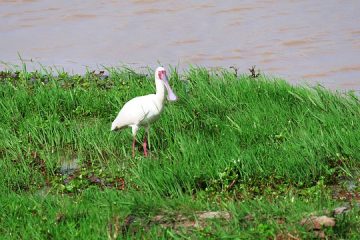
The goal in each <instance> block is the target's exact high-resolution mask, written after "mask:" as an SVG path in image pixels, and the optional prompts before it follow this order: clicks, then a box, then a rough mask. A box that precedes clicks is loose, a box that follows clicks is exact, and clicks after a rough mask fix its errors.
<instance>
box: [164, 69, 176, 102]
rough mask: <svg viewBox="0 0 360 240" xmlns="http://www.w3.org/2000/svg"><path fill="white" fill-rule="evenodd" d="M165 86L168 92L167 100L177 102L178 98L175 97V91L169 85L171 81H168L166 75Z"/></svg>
mask: <svg viewBox="0 0 360 240" xmlns="http://www.w3.org/2000/svg"><path fill="white" fill-rule="evenodd" d="M164 84H165V87H166V90H167V93H168V94H167V99H168V100H169V101H176V99H177V96H176V95H175V93H174V92H173V90H172V89H171V87H170V84H169V81H168V78H167V76H166V75H165V78H164Z"/></svg>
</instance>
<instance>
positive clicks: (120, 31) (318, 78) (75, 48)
mask: <svg viewBox="0 0 360 240" xmlns="http://www.w3.org/2000/svg"><path fill="white" fill-rule="evenodd" d="M359 13H360V1H341V0H327V1H312V0H296V1H290V0H286V1H281V0H280V1H275V0H251V1H250V0H249V1H247V0H245V1H229V0H224V1H215V0H208V1H202V2H201V1H195V0H194V1H190V0H185V1H170V0H157V1H152V0H132V1H94V0H88V1H51V0H27V1H1V0H0V46H1V51H0V60H2V61H5V62H10V63H19V56H18V53H20V55H21V56H22V58H23V59H24V60H26V61H27V62H28V64H30V66H31V65H33V66H34V65H35V67H36V66H38V65H37V63H38V62H40V63H42V64H44V65H46V66H60V67H63V68H64V69H65V70H67V71H73V72H77V73H83V72H84V71H85V70H86V67H89V68H90V69H94V68H95V69H98V68H101V65H106V66H119V65H120V64H127V65H130V66H133V67H135V68H138V67H142V66H151V67H155V66H156V65H157V64H158V62H160V63H161V64H163V65H165V66H166V65H169V64H171V65H176V66H178V67H179V68H180V69H184V68H187V67H188V65H189V64H192V65H201V66H207V67H218V66H220V67H227V68H228V67H230V66H236V67H238V68H239V72H247V71H248V68H249V67H251V66H252V65H256V66H257V68H259V69H261V70H262V72H264V73H267V74H271V75H275V76H281V77H284V78H286V79H287V80H289V81H290V82H292V83H310V84H316V83H321V84H323V85H324V86H326V87H328V88H331V89H339V90H349V89H354V90H358V91H359V90H360V24H359V23H360V14H359ZM4 68H6V65H5V64H0V69H4Z"/></svg>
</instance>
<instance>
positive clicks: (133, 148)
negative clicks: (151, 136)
mask: <svg viewBox="0 0 360 240" xmlns="http://www.w3.org/2000/svg"><path fill="white" fill-rule="evenodd" d="M135 142H136V139H135V137H134V138H133V143H132V157H133V158H134V157H135Z"/></svg>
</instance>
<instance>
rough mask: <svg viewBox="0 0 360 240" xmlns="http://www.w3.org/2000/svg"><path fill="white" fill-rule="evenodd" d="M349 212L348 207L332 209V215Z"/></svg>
mask: <svg viewBox="0 0 360 240" xmlns="http://www.w3.org/2000/svg"><path fill="white" fill-rule="evenodd" d="M347 211H349V207H338V208H335V209H334V212H333V213H334V215H339V214H343V213H345V212H347Z"/></svg>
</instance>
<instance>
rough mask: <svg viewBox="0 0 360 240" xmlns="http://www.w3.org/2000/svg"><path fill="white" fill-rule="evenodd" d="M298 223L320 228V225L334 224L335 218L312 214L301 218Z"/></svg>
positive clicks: (328, 225) (330, 225)
mask: <svg viewBox="0 0 360 240" xmlns="http://www.w3.org/2000/svg"><path fill="white" fill-rule="evenodd" d="M300 224H301V225H303V226H306V227H307V228H308V229H312V230H320V229H321V228H322V227H333V226H335V218H331V217H327V216H320V217H318V216H312V217H309V218H304V219H303V220H301V222H300Z"/></svg>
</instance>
